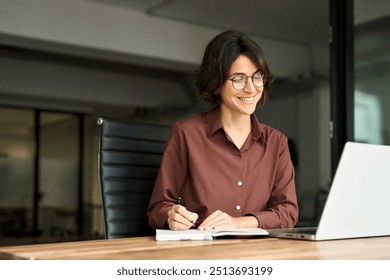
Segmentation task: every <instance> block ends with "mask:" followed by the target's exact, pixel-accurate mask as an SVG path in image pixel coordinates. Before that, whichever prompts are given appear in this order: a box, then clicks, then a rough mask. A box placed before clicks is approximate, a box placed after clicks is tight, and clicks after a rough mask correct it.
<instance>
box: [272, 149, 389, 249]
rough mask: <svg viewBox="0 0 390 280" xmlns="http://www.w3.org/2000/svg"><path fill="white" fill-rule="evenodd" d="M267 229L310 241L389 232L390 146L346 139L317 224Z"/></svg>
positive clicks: (274, 234)
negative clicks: (314, 225)
mask: <svg viewBox="0 0 390 280" xmlns="http://www.w3.org/2000/svg"><path fill="white" fill-rule="evenodd" d="M268 231H269V234H270V236H273V237H278V238H292V239H302V240H314V241H320V240H332V239H346V238H359V237H372V236H386V235H390V146H384V145H374V144H363V143H355V142H347V143H346V144H345V146H344V149H343V152H342V155H341V158H340V161H339V164H338V166H337V170H336V173H335V176H334V178H333V182H332V186H331V188H330V191H329V194H328V198H327V200H326V203H325V206H324V209H323V211H322V214H321V218H320V221H319V224H318V226H317V227H311V228H308V227H303V228H293V229H271V230H268Z"/></svg>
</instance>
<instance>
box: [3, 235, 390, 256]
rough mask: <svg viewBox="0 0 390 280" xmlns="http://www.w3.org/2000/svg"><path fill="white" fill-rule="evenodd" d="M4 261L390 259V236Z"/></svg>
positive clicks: (78, 249)
mask: <svg viewBox="0 0 390 280" xmlns="http://www.w3.org/2000/svg"><path fill="white" fill-rule="evenodd" d="M0 259H42V260H53V259H54V260H64V259H70V260H109V259H114V260H132V259H133V260H145V259H146V260H164V259H165V260H170V259H183V260H185V259H194V260H208V259H210V260H211V259H215V260H217V259H248V260H249V259H268V260H288V259H298V260H309V259H328V260H330V259H351V260H352V259H390V237H374V238H360V239H346V240H333V241H320V242H312V241H301V240H282V239H276V238H268V237H261V238H256V239H221V240H213V241H179V242H157V241H155V240H154V238H153V237H136V238H123V239H112V240H93V241H77V242H64V243H52V244H39V245H22V246H12V247H0Z"/></svg>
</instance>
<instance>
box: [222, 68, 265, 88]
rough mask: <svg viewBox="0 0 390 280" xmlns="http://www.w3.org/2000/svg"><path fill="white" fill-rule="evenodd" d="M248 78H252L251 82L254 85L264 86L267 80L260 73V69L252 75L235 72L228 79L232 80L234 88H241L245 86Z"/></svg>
mask: <svg viewBox="0 0 390 280" xmlns="http://www.w3.org/2000/svg"><path fill="white" fill-rule="evenodd" d="M249 78H251V79H252V83H253V85H254V86H255V87H262V86H264V84H265V82H266V80H267V79H266V77H264V75H263V74H261V72H260V70H258V71H256V72H255V73H254V74H253V75H252V76H247V75H245V74H243V73H236V74H233V77H232V78H230V79H228V80H230V81H232V85H233V87H234V88H235V89H237V90H241V89H243V88H244V87H246V84H247V83H248V79H249Z"/></svg>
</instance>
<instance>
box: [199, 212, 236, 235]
mask: <svg viewBox="0 0 390 280" xmlns="http://www.w3.org/2000/svg"><path fill="white" fill-rule="evenodd" d="M235 227H239V226H238V225H237V222H236V219H235V218H233V217H232V216H230V215H228V214H226V213H225V212H222V211H220V210H217V211H215V212H214V213H212V214H210V216H208V217H207V218H206V219H205V220H204V221H203V223H201V224H200V226H199V227H198V228H199V229H200V230H209V229H214V228H235Z"/></svg>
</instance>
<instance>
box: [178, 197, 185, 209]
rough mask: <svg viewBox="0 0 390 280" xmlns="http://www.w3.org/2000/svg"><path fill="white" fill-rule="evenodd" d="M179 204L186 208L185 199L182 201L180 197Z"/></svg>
mask: <svg viewBox="0 0 390 280" xmlns="http://www.w3.org/2000/svg"><path fill="white" fill-rule="evenodd" d="M177 204H180V205H181V206H183V207H186V205H185V204H184V201H183V199H181V196H179V198H178V199H177Z"/></svg>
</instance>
